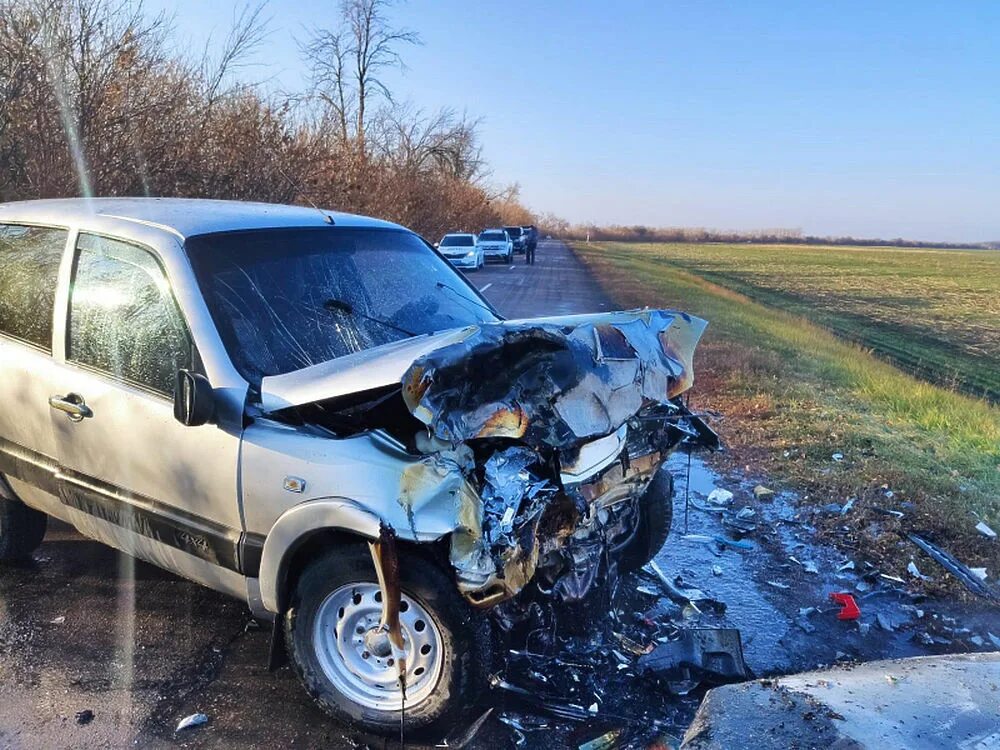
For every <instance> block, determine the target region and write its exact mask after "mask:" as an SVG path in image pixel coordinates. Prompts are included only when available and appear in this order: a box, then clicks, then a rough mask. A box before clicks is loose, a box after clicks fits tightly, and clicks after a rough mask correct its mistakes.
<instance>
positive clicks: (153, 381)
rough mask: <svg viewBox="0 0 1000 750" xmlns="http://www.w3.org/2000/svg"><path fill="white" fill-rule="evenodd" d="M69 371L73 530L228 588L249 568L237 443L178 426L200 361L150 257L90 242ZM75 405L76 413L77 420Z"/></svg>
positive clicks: (114, 242)
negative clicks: (177, 387)
mask: <svg viewBox="0 0 1000 750" xmlns="http://www.w3.org/2000/svg"><path fill="white" fill-rule="evenodd" d="M67 312H68V314H67V319H66V323H65V331H66V337H65V340H66V347H65V348H66V352H65V360H66V361H65V363H64V364H63V365H62V367H61V372H60V378H59V384H58V389H57V390H56V391H55V393H54V396H55V397H56V399H57V400H58V399H61V400H62V403H57V404H55V405H54V408H53V410H52V411H51V418H52V420H53V425H54V432H55V436H56V441H57V445H58V455H59V461H60V466H61V482H62V488H61V489H62V495H63V502H64V503H66V504H67V505H68V506H70V507H71V508H73V509H74V510H75V511H77V512H76V513H75V514H74V519H73V522H74V523H75V524H76V525H77V526H78V527H79V528H80V529H81V530H82V531H84V533H86V534H88V535H90V536H94V537H96V538H99V539H102V540H103V541H106V542H108V543H110V544H113V545H114V546H116V547H119V548H121V549H124V550H125V551H127V552H130V553H131V554H135V555H137V556H139V557H143V558H145V559H148V560H150V561H152V562H154V563H156V564H158V565H161V566H162V567H165V568H168V569H171V570H175V571H178V572H181V573H182V574H185V575H188V576H189V577H193V578H196V579H198V580H202V581H203V582H206V583H208V584H209V585H213V586H215V587H216V588H223V589H225V588H227V585H224V584H226V583H227V582H228V584H232V582H233V581H232V579H231V577H230V578H227V574H230V573H234V572H236V571H239V570H240V569H241V561H240V559H239V557H240V553H239V542H240V537H241V529H242V523H241V518H240V512H239V504H238V494H237V479H236V477H237V468H238V450H239V435H238V434H235V435H234V434H230V433H227V432H224V431H223V430H221V429H219V428H218V427H216V426H215V425H213V424H206V425H203V426H200V427H186V426H184V425H182V424H181V423H179V422H177V421H176V420H175V419H174V417H173V400H172V392H173V385H174V382H175V378H176V372H177V370H178V369H180V368H184V369H189V370H194V371H199V370H200V369H201V365H200V361H199V355H198V352H197V349H196V348H195V346H194V344H193V338H192V336H191V334H190V331H189V328H188V325H187V323H186V319H185V316H184V315H183V314H182V311H181V309H180V307H179V306H178V304H177V302H176V298H175V295H174V294H173V290H172V289H171V285H170V280H169V279H168V278H167V275H166V273H165V271H164V269H163V266H162V265H161V263H160V262H159V260H158V257H157V256H156V254H155V253H153V252H152V251H151V250H149V249H148V248H145V247H142V246H139V245H137V244H132V243H129V242H126V241H123V240H120V239H113V238H108V237H102V236H98V235H95V234H89V233H86V232H81V233H80V234H79V236H78V239H77V242H76V247H75V252H74V259H73V268H72V281H71V284H70V291H69V300H68V307H67ZM66 403H68V404H71V405H72V404H76V405H77V406H78V408H79V409H80V410H82V411H81V412H80V413H74V411H73V409H72V408H68V407H66Z"/></svg>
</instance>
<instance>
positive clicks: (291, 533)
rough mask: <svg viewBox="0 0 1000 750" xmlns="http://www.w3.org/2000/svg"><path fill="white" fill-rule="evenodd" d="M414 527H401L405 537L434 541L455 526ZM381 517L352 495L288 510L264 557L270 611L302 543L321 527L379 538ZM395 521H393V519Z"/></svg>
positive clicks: (263, 591) (262, 578) (263, 586)
mask: <svg viewBox="0 0 1000 750" xmlns="http://www.w3.org/2000/svg"><path fill="white" fill-rule="evenodd" d="M435 520H438V521H439V523H438V524H436V525H434V526H432V527H430V528H424V529H420V530H419V531H416V530H411V529H410V528H407V527H406V526H405V525H402V526H400V528H399V529H398V532H399V535H400V537H401V538H403V539H407V540H410V541H414V542H433V541H436V540H437V539H440V538H441V537H442V536H444V535H445V534H448V533H449V532H451V531H453V530H454V526H455V524H454V522H451V523H447V522H444V523H440V521H444V519H435ZM382 522H383V519H381V518H380V517H379V516H378V515H376V514H375V513H372V512H371V511H370V510H368V509H366V508H364V507H362V506H361V505H359V504H358V503H356V502H354V501H353V500H351V499H350V498H346V497H324V498H317V499H315V500H308V501H306V502H304V503H300V504H299V505H296V506H294V507H292V508H289V509H288V510H287V511H285V512H284V513H283V514H282V515H281V516H280V517H279V518H278V520H277V521H275V523H274V526H272V527H271V530H270V531H269V532H268V534H267V537H266V539H265V540H264V549H263V552H262V553H261V560H260V573H259V582H260V598H261V603H262V604H263V605H264V607H265V609H267V610H268V611H269V612H274V613H280V611H281V600H282V593H283V592H282V590H281V589H282V582H283V581H284V577H285V567H286V565H287V563H288V561H289V560H290V559H291V556H292V555H293V554H294V553H295V550H296V549H297V548H298V546H299V544H300V543H301V542H302V541H304V540H305V539H307V538H308V537H309V536H311V535H312V534H313V533H315V532H317V531H323V530H327V529H331V530H340V531H349V532H352V533H354V534H357V535H359V536H361V537H364V538H366V539H371V540H375V539H378V534H379V527H380V525H381V524H382ZM387 523H388V521H387ZM390 525H391V523H390Z"/></svg>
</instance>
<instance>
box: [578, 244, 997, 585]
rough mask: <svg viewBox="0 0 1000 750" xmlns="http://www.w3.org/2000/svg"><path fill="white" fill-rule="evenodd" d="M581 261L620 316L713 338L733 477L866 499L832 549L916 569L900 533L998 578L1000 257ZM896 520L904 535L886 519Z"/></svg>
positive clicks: (721, 253)
mask: <svg viewBox="0 0 1000 750" xmlns="http://www.w3.org/2000/svg"><path fill="white" fill-rule="evenodd" d="M574 250H575V252H576V253H577V255H578V256H579V257H580V258H581V259H582V260H583V261H584V262H585V263H586V264H587V265H588V266H589V267H590V268H591V270H592V271H593V272H594V274H595V275H596V277H597V278H598V279H599V281H600V282H601V284H602V286H603V287H604V288H605V290H606V291H607V292H608V293H609V294H610V295H611V296H612V297H613V298H614V300H615V302H616V304H618V305H619V306H623V307H635V306H643V305H649V306H654V307H670V308H676V309H681V310H685V311H687V312H690V313H693V314H695V315H699V316H701V317H703V318H705V319H707V320H708V321H709V327H708V330H707V332H706V334H705V337H704V338H703V340H702V343H701V345H700V346H699V348H698V352H697V353H696V358H695V389H694V398H695V403H696V408H708V409H710V410H712V411H715V412H718V413H719V414H720V415H721V421H720V422H719V423H718V425H717V426H718V428H719V431H720V433H721V435H722V437H723V440H724V441H725V443H726V445H727V447H728V449H729V450H728V451H727V453H725V454H723V455H721V456H720V457H719V459H718V460H719V461H721V462H723V464H728V465H729V466H730V467H731V468H732V469H733V470H735V471H738V472H740V473H745V472H750V473H751V474H752V475H756V476H759V477H765V478H767V480H768V481H769V482H776V483H778V484H779V485H783V486H786V487H788V488H789V489H793V490H795V491H796V492H797V493H798V494H799V495H800V496H801V497H803V498H804V499H808V501H809V502H810V503H815V504H817V505H823V504H825V503H828V502H835V503H844V502H845V501H846V499H847V498H849V497H853V498H856V501H857V502H856V504H855V506H854V507H855V510H854V511H853V512H852V517H851V521H852V523H851V524H849V525H848V526H844V525H843V522H842V521H840V520H839V517H838V521H837V522H836V523H834V524H833V527H832V528H831V533H833V534H836V535H840V536H844V535H846V536H847V539H846V541H845V544H847V545H848V546H851V547H854V548H863V549H864V550H865V551H866V553H868V554H869V555H870V556H871V557H872V558H874V559H875V560H876V561H877V562H879V564H885V565H887V566H890V567H891V569H893V570H896V571H897V572H898V570H900V569H905V565H906V561H907V560H908V556H909V555H910V554H911V553H912V551H911V550H910V549H908V548H907V546H906V545H900V543H899V537H898V534H897V532H899V531H901V530H921V531H923V530H927V531H930V532H932V533H933V534H934V535H935V536H936V538H938V539H939V540H941V541H942V542H944V543H945V544H946V545H947V546H949V548H950V549H951V550H952V551H953V552H954V553H955V554H958V555H959V556H960V557H962V559H963V560H965V561H966V562H967V563H969V564H973V563H976V564H980V565H985V566H988V567H990V570H994V569H998V568H1000V546H998V545H996V544H992V545H990V544H984V543H983V542H984V540H983V538H982V537H981V536H978V535H977V534H976V533H975V531H974V530H973V527H974V525H975V523H976V521H977V520H978V519H979V518H984V519H986V520H987V521H988V522H989V523H990V524H991V525H993V527H994V528H997V527H998V526H1000V406H998V405H997V404H996V403H995V402H991V401H990V400H987V399H983V398H982V394H984V393H990V394H992V395H993V396H994V398H995V397H996V395H997V394H1000V381H998V372H997V370H998V364H1000V311H998V305H1000V300H998V298H997V297H998V293H997V290H998V289H1000V253H989V252H985V251H984V252H965V251H952V250H946V251H927V250H907V249H892V248H872V249H868V248H839V247H799V246H757V245H749V246H747V245H686V244H658V245H641V244H626V243H593V244H585V243H574ZM932 380H933V381H935V382H931V381H932ZM935 383H942V384H943V385H938V384H935ZM953 386H957V387H958V388H956V387H953ZM963 391H964V393H963ZM971 393H975V394H978V395H977V396H970V395H967V394H971ZM834 454H838V455H842V456H843V458H842V459H838V460H833V459H832V456H834ZM890 490H891V492H890ZM902 503H908V505H903V504H902ZM886 507H888V508H890V509H898V510H901V511H902V512H903V513H904V516H905V517H904V519H903V520H900V521H894V520H891V519H890V520H887V518H886V516H885V515H884V513H883V510H884V509H885V508H886Z"/></svg>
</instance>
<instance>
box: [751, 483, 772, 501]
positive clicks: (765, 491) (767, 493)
mask: <svg viewBox="0 0 1000 750" xmlns="http://www.w3.org/2000/svg"><path fill="white" fill-rule="evenodd" d="M753 496H754V497H755V498H757V499H758V500H770V499H771V498H772V497H774V490H772V489H770V488H768V487H765V486H764V485H762V484H758V485H757V486H756V487H754V488H753Z"/></svg>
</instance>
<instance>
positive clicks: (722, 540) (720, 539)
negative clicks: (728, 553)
mask: <svg viewBox="0 0 1000 750" xmlns="http://www.w3.org/2000/svg"><path fill="white" fill-rule="evenodd" d="M712 539H713V541H715V542H717V543H718V544H720V545H721V546H723V547H733V548H734V549H741V550H744V551H747V552H749V551H752V550H753V545H752V544H751V543H750V542H748V541H747V540H746V539H727V538H726V537H724V536H721V535H716V536H713V537H712Z"/></svg>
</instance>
